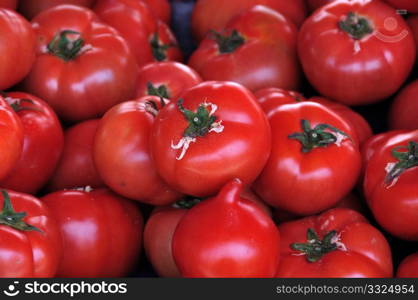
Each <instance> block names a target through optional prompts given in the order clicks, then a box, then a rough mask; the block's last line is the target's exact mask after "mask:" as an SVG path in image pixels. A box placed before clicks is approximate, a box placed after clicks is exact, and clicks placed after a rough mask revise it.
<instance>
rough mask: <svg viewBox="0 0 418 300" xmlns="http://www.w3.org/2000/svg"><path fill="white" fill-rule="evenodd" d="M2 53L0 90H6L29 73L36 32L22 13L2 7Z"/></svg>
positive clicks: (0, 34) (0, 15)
mask: <svg viewBox="0 0 418 300" xmlns="http://www.w3.org/2000/svg"><path fill="white" fill-rule="evenodd" d="M0 53H1V56H0V90H5V89H7V88H9V87H11V86H13V85H15V84H16V83H18V82H19V81H21V80H22V79H23V78H24V77H25V76H26V75H27V74H28V73H29V71H30V69H31V67H32V65H33V62H34V61H35V34H34V32H33V30H32V28H31V26H30V23H29V22H28V21H26V20H25V19H24V18H23V17H22V16H21V15H19V14H18V13H16V12H15V11H12V10H8V9H3V8H0ZM16 62H19V63H16Z"/></svg>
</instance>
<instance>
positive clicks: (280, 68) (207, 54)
mask: <svg viewBox="0 0 418 300" xmlns="http://www.w3.org/2000/svg"><path fill="white" fill-rule="evenodd" d="M233 30H237V31H238V33H239V34H240V35H241V36H242V37H243V38H244V43H243V44H242V45H241V46H239V47H238V48H236V49H235V50H234V51H232V52H226V53H223V52H221V48H220V47H219V46H218V43H217V41H216V40H215V39H214V37H213V36H212V35H208V36H207V37H206V38H205V39H204V40H203V41H202V42H201V43H200V45H199V47H198V49H197V50H196V51H195V52H193V54H192V56H191V57H190V60H189V65H190V66H191V67H192V68H193V69H195V70H196V71H197V72H198V73H199V74H200V75H201V76H202V78H203V79H204V80H224V81H228V80H230V81H235V82H237V83H240V84H242V85H244V86H245V87H247V88H248V89H250V90H252V91H257V90H259V89H262V88H267V87H271V86H274V87H280V88H284V89H289V90H292V89H296V88H297V87H298V85H299V81H300V67H299V63H298V59H297V53H296V41H297V29H296V27H295V26H294V24H292V23H291V22H290V21H289V20H288V19H286V18H285V17H284V16H283V15H281V14H280V13H277V12H275V11H274V10H272V9H270V8H268V7H265V6H261V5H259V6H255V7H252V8H251V9H249V10H247V11H245V12H243V13H241V14H240V15H238V16H236V17H235V18H233V19H232V20H231V21H230V22H228V25H227V26H226V27H225V29H224V30H223V31H221V32H220V33H221V34H228V35H230V34H231V33H232V32H233Z"/></svg>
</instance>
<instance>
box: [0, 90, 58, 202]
mask: <svg viewBox="0 0 418 300" xmlns="http://www.w3.org/2000/svg"><path fill="white" fill-rule="evenodd" d="M5 99H6V101H7V102H8V103H9V104H10V106H11V107H12V108H13V109H14V111H15V112H16V114H17V115H18V116H19V118H20V120H21V123H22V124H23V151H22V154H21V155H20V158H19V160H18V162H17V163H16V165H15V166H14V168H13V170H12V171H11V172H10V173H9V174H8V175H7V177H6V178H4V179H3V180H1V182H0V185H1V186H2V187H4V188H8V189H12V190H15V191H19V192H23V193H29V194H36V192H38V190H39V189H40V188H42V187H43V186H44V185H45V183H46V182H47V181H48V179H49V178H50V177H51V175H52V173H53V172H54V170H55V167H56V165H57V163H58V160H59V158H60V156H61V153H62V148H63V144H64V136H63V132H62V128H61V124H60V122H59V120H58V118H57V116H56V115H55V113H54V111H53V110H52V109H51V108H50V107H49V105H48V104H46V103H45V102H44V101H42V100H41V99H39V98H37V97H35V96H32V95H30V94H27V93H21V92H12V93H8V94H7V97H6V98H5Z"/></svg>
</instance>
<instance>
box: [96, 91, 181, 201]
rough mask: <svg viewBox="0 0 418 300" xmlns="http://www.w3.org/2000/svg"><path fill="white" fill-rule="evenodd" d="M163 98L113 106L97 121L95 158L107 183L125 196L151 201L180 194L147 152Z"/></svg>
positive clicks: (142, 99)
mask: <svg viewBox="0 0 418 300" xmlns="http://www.w3.org/2000/svg"><path fill="white" fill-rule="evenodd" d="M160 101H161V104H160ZM165 101H166V100H164V99H162V98H161V100H160V98H159V97H156V96H145V97H142V98H139V99H137V100H134V101H127V102H123V103H121V104H119V105H117V106H115V107H113V108H112V109H111V110H109V111H108V112H107V113H106V114H105V115H104V117H103V118H102V120H101V121H100V124H99V128H98V129H97V133H96V137H95V141H94V162H95V165H96V168H97V170H98V172H99V174H100V176H101V178H102V179H103V181H104V182H105V183H106V184H107V186H109V187H110V188H111V189H112V190H114V191H115V192H117V193H118V194H120V195H122V196H124V197H128V198H131V199H134V200H137V201H141V202H145V203H149V204H153V205H166V204H169V203H172V202H174V201H176V200H177V199H179V198H180V197H181V194H180V193H178V192H176V191H174V190H173V189H172V188H170V187H169V186H168V185H167V184H166V183H165V182H164V181H163V180H162V179H161V178H160V176H159V175H158V174H157V172H156V170H155V166H154V162H153V160H152V159H151V154H150V145H149V137H150V135H151V128H152V126H153V124H154V120H155V118H156V116H157V114H158V109H159V108H161V106H162V105H165V104H166V102H165ZM109 149H112V151H109Z"/></svg>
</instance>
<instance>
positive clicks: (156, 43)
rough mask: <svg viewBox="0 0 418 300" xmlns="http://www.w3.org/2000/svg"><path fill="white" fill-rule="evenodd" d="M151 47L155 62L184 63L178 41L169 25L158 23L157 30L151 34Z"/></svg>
mask: <svg viewBox="0 0 418 300" xmlns="http://www.w3.org/2000/svg"><path fill="white" fill-rule="evenodd" d="M149 43H150V46H151V50H152V55H153V60H154V61H182V60H183V54H182V53H181V51H180V47H179V45H178V42H177V39H176V37H175V36H174V34H173V32H172V31H171V29H170V27H168V25H167V24H166V23H164V22H162V21H160V20H158V21H157V30H156V31H155V32H154V33H152V34H151V37H150V42H149Z"/></svg>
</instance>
